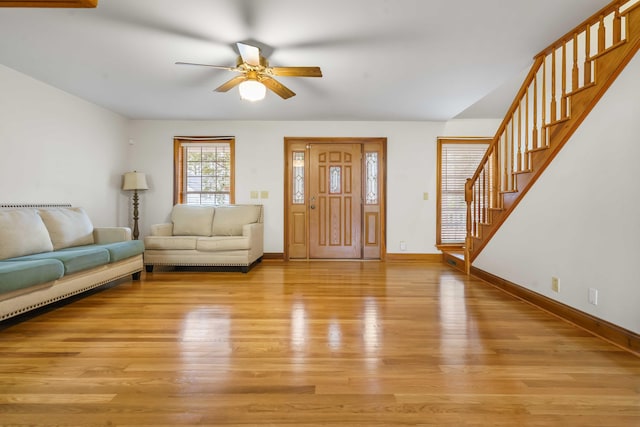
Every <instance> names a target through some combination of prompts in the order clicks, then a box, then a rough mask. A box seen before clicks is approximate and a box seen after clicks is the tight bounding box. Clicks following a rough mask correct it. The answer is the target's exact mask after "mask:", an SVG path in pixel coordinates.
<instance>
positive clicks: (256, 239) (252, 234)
mask: <svg viewBox="0 0 640 427" xmlns="http://www.w3.org/2000/svg"><path fill="white" fill-rule="evenodd" d="M242 235H243V236H247V237H249V247H250V248H251V249H249V252H250V253H251V258H252V259H256V258H259V257H261V256H262V255H263V254H264V224H263V223H261V222H254V223H253V224H245V225H243V226H242Z"/></svg>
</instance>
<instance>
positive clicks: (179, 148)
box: [173, 136, 236, 205]
mask: <svg viewBox="0 0 640 427" xmlns="http://www.w3.org/2000/svg"><path fill="white" fill-rule="evenodd" d="M223 142H227V143H228V144H229V152H230V164H231V177H230V178H231V180H230V181H231V182H230V185H229V203H230V204H234V203H235V193H236V189H235V170H236V167H235V138H234V137H231V136H176V137H174V138H173V204H174V205H178V204H184V203H185V201H186V200H185V199H186V197H185V194H184V191H183V189H184V183H185V162H184V150H183V144H186V143H189V144H193V143H200V144H202V145H206V144H208V143H210V144H220V143H223Z"/></svg>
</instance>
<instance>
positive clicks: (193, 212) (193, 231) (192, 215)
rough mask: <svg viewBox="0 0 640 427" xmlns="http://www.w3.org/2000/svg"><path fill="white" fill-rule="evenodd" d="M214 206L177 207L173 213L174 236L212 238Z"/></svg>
mask: <svg viewBox="0 0 640 427" xmlns="http://www.w3.org/2000/svg"><path fill="white" fill-rule="evenodd" d="M213 215H214V207H213V206H199V205H198V206H194V205H175V206H174V207H173V210H172V211H171V222H172V223H173V235H174V236H211V222H212V221H213Z"/></svg>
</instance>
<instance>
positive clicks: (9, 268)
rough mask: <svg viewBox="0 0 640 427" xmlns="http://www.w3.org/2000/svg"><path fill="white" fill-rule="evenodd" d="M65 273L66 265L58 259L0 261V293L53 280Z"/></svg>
mask: <svg viewBox="0 0 640 427" xmlns="http://www.w3.org/2000/svg"><path fill="white" fill-rule="evenodd" d="M63 275H64V265H62V262H60V261H58V260H56V259H43V260H39V261H2V262H0V293H6V292H12V291H17V290H20V289H24V288H28V287H31V286H34V285H38V284H41V283H46V282H52V281H54V280H57V279H59V278H61V277H62V276H63Z"/></svg>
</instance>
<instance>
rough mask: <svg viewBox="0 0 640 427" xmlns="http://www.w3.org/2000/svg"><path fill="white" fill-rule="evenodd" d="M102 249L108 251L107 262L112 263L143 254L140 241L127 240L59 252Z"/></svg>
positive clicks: (142, 246)
mask: <svg viewBox="0 0 640 427" xmlns="http://www.w3.org/2000/svg"><path fill="white" fill-rule="evenodd" d="M91 248H103V249H106V250H107V251H109V262H110V263H114V262H118V261H122V260H123V259H127V258H131V257H133V256H136V255H140V254H142V253H144V243H142V241H140V240H127V241H124V242H114V243H100V244H95V245H89V246H76V247H74V248H66V249H61V250H60V251H61V252H67V251H74V250H78V249H91Z"/></svg>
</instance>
